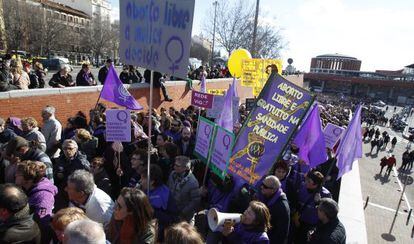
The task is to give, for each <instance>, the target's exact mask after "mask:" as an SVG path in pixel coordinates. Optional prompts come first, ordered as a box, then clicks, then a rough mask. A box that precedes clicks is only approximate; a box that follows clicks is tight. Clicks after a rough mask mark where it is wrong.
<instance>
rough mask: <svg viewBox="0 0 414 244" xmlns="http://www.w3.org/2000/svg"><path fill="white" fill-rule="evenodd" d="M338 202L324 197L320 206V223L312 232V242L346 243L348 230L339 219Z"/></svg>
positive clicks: (310, 238)
mask: <svg viewBox="0 0 414 244" xmlns="http://www.w3.org/2000/svg"><path fill="white" fill-rule="evenodd" d="M338 212H339V207H338V204H337V203H336V202H335V201H334V200H332V199H330V198H323V199H321V201H320V202H319V206H318V218H319V223H318V225H317V226H316V229H315V231H314V232H313V233H311V235H310V237H309V241H308V243H310V244H325V243H326V244H328V243H329V244H345V243H346V231H345V227H344V225H343V224H342V223H341V221H339V219H338Z"/></svg>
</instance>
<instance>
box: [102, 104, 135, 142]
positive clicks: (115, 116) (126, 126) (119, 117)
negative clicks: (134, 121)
mask: <svg viewBox="0 0 414 244" xmlns="http://www.w3.org/2000/svg"><path fill="white" fill-rule="evenodd" d="M106 141H120V142H130V141H131V113H130V111H129V110H122V109H110V110H106Z"/></svg>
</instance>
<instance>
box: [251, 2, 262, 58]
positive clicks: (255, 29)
mask: <svg viewBox="0 0 414 244" xmlns="http://www.w3.org/2000/svg"><path fill="white" fill-rule="evenodd" d="M259 5H260V0H257V1H256V14H255V16H254V26H253V41H252V48H251V50H252V55H253V57H256V36H257V19H258V18H259Z"/></svg>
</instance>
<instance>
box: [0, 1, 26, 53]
mask: <svg viewBox="0 0 414 244" xmlns="http://www.w3.org/2000/svg"><path fill="white" fill-rule="evenodd" d="M30 10H31V8H30V7H29V6H28V5H27V4H26V3H21V2H20V1H6V2H4V3H3V11H4V13H7V14H6V15H4V27H5V36H6V42H7V49H8V50H20V49H26V48H27V42H28V36H29V18H27V16H32V15H31V14H32V13H30Z"/></svg>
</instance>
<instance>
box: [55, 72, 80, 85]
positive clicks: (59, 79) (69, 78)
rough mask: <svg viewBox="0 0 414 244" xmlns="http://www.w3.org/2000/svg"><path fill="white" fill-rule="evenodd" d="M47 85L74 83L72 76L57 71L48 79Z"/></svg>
mask: <svg viewBox="0 0 414 244" xmlns="http://www.w3.org/2000/svg"><path fill="white" fill-rule="evenodd" d="M49 85H50V86H51V87H59V85H63V86H65V87H67V86H75V85H76V83H75V82H74V81H73V79H72V76H71V75H70V74H68V75H67V76H66V77H63V76H61V75H60V71H59V72H57V73H56V74H54V75H53V76H52V78H51V79H50V81H49Z"/></svg>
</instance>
